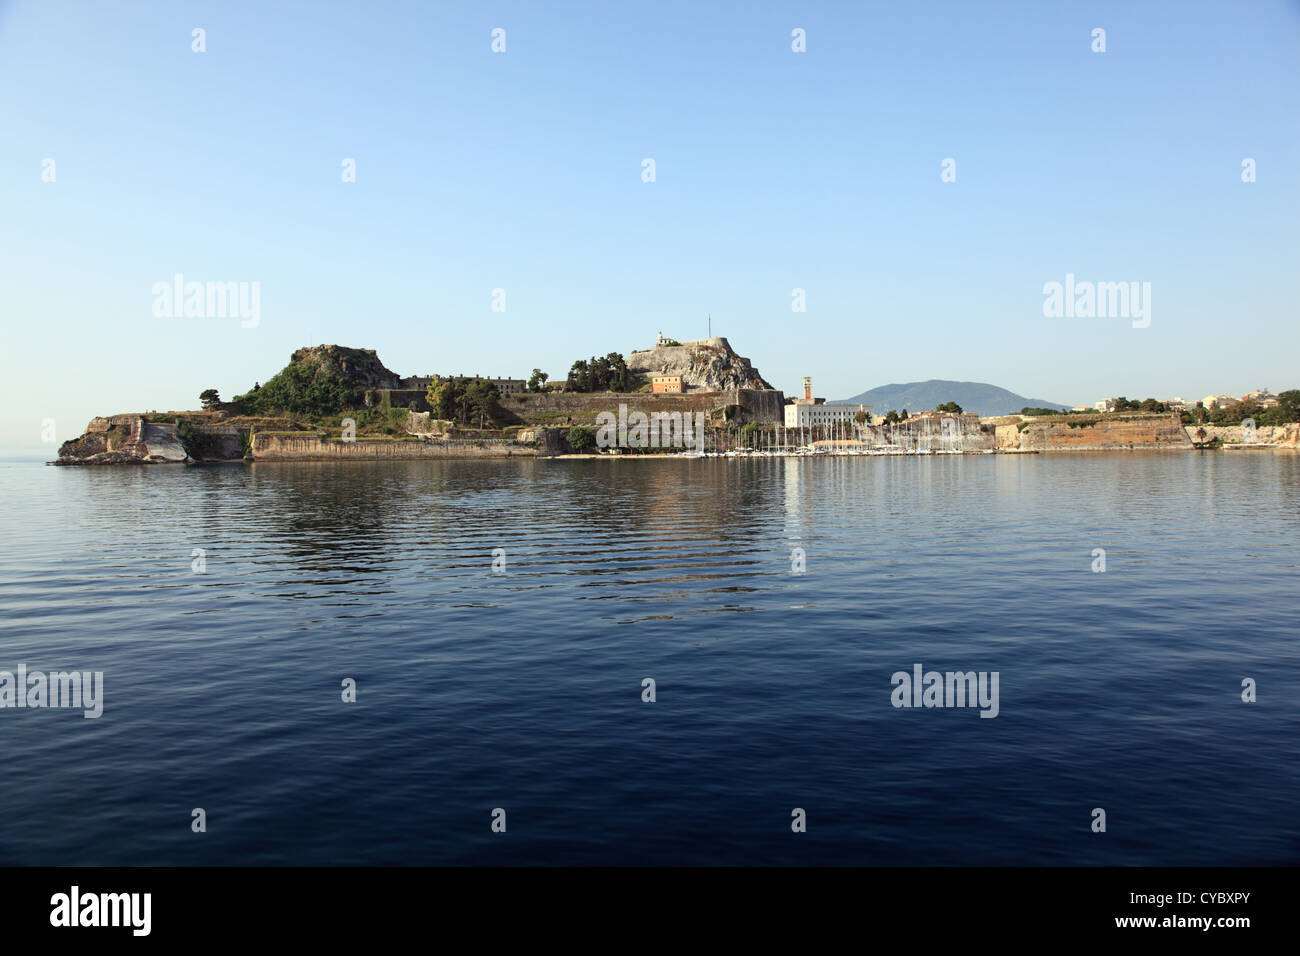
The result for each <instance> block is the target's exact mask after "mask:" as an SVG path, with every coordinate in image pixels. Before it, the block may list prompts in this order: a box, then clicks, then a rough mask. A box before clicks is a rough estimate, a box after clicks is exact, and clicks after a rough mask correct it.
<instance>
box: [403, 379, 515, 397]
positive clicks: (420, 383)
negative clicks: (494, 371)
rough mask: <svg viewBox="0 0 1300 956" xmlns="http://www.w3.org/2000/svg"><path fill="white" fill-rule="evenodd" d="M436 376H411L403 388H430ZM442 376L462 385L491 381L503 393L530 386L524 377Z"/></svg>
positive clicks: (404, 380)
mask: <svg viewBox="0 0 1300 956" xmlns="http://www.w3.org/2000/svg"><path fill="white" fill-rule="evenodd" d="M435 378H438V376H436V375H413V376H411V377H410V378H404V379H402V388H428V387H429V386H430V385H432V384H433V380H434V379H435ZM442 378H447V379H452V380H454V381H457V382H460V383H461V384H462V385H463V384H465V383H466V382H491V383H492V384H493V385H495V386H496V387H497V391H498V392H500V393H501V394H502V395H514V394H515V393H516V392H523V391H526V390H527V388H528V383H527V382H525V381H524V380H523V379H522V378H484V377H483V376H482V375H444V376H442Z"/></svg>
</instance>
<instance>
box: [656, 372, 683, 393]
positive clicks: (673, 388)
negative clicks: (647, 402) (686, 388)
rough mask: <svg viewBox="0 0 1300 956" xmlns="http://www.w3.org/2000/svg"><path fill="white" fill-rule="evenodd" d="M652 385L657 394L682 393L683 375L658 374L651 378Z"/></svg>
mask: <svg viewBox="0 0 1300 956" xmlns="http://www.w3.org/2000/svg"><path fill="white" fill-rule="evenodd" d="M650 387H651V389H652V390H653V391H654V392H655V394H662V393H673V394H681V391H682V377H681V376H680V375H656V376H654V377H653V378H651V379H650Z"/></svg>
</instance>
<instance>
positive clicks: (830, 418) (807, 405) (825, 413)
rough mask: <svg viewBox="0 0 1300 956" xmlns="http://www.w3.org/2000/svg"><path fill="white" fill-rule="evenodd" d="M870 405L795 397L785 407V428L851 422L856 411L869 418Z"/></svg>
mask: <svg viewBox="0 0 1300 956" xmlns="http://www.w3.org/2000/svg"><path fill="white" fill-rule="evenodd" d="M871 411H872V409H871V406H870V405H850V404H847V403H839V402H818V401H811V402H810V401H804V400H802V399H797V400H795V401H794V402H793V403H791V404H789V405H787V406H786V407H785V427H786V428H808V427H811V426H813V425H834V424H835V423H837V422H851V421H854V420H855V419H856V418H857V414H858V412H862V413H863V414H865V415H866V416H867V418H866V421H868V422H870V421H871V420H872V418H871Z"/></svg>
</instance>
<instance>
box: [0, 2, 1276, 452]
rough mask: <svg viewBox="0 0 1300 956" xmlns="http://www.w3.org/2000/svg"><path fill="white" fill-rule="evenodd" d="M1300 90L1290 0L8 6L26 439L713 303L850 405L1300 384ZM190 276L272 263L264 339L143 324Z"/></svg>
mask: <svg viewBox="0 0 1300 956" xmlns="http://www.w3.org/2000/svg"><path fill="white" fill-rule="evenodd" d="M196 27H202V28H203V29H204V30H205V31H206V47H207V50H206V52H204V53H195V52H193V51H192V49H191V44H192V40H191V31H192V30H193V29H194V28H196ZM498 27H499V28H502V29H504V30H505V31H506V52H505V53H504V54H497V53H493V52H492V50H491V31H492V30H493V29H494V28H498ZM796 27H798V28H802V29H803V30H805V31H806V35H807V52H805V53H794V52H792V50H791V31H792V30H793V29H794V28H796ZM1097 27H1101V28H1103V29H1105V31H1106V52H1105V53H1094V52H1093V51H1092V49H1091V45H1092V42H1093V41H1092V36H1091V34H1092V30H1093V29H1094V28H1097ZM1298 107H1300V3H1296V2H1283V0H1271V2H1270V0H1259V2H1253V3H1250V4H1241V3H1195V2H1192V3H1188V2H1181V3H1142V4H1132V3H1127V2H1126V3H1046V2H1041V0H1040V2H1027V3H1016V4H1001V5H997V4H973V3H961V2H957V3H927V4H866V3H817V4H807V3H800V4H795V3H752V2H749V3H717V4H702V3H666V2H657V3H654V4H625V3H581V4H580V3H546V4H537V3H532V4H526V3H518V4H511V3H438V4H435V3H409V4H405V3H397V2H383V3H374V4H355V3H346V4H342V3H338V4H334V3H272V2H231V0H226V2H221V3H216V2H213V3H168V4H153V3H100V2H85V3H75V2H63V0H45V2H28V0H16V2H15V0H9V2H6V0H0V134H2V135H0V183H3V190H2V191H0V309H2V310H3V312H2V314H3V323H4V335H5V345H6V348H5V352H6V355H7V358H8V361H7V363H6V364H7V369H6V388H5V399H6V400H5V402H4V403H3V411H2V412H0V446H2V447H4V448H8V449H20V448H21V449H35V450H40V448H41V445H40V428H41V421H42V420H43V419H46V418H53V419H54V420H55V422H56V423H57V432H58V440H60V441H62V440H63V439H66V438H70V437H75V435H76V434H78V433H80V431H81V430H82V428H83V427H84V425H85V424H86V421H87V420H88V419H89V418H90V417H91V416H92V415H95V414H109V413H115V412H121V411H132V410H141V409H160V410H161V409H175V408H190V407H194V406H195V405H196V404H197V393H198V391H199V390H200V389H202V388H206V387H209V386H210V387H216V388H218V389H219V390H220V391H221V393H222V395H223V396H225V397H229V396H230V395H233V394H234V393H236V392H240V391H244V390H245V389H247V388H248V387H249V386H251V384H252V383H253V381H254V380H261V381H265V380H266V379H267V378H268V377H270V376H271V375H272V374H273V373H274V372H275V371H277V370H278V369H279V368H281V367H282V366H283V365H284V364H285V362H286V361H287V359H288V357H289V354H290V353H291V352H292V351H293V350H294V349H295V348H298V347H300V346H303V345H308V344H319V343H321V342H334V343H339V344H344V345H353V346H362V347H370V348H375V349H377V350H378V352H379V356H380V358H381V359H382V360H383V361H384V362H385V363H386V364H387V365H388V366H389V367H390V368H392V369H394V370H395V371H398V372H399V373H401V374H416V373H425V372H469V373H473V372H480V373H482V374H492V375H501V376H506V375H510V376H524V375H526V374H527V373H528V372H529V371H530V370H531V369H532V368H533V367H534V366H540V367H541V368H543V369H545V370H546V371H548V372H549V373H550V374H551V375H552V376H563V374H564V373H565V372H566V371H567V369H568V366H569V364H570V363H571V362H572V361H573V360H574V359H575V358H578V357H585V356H589V355H591V354H593V353H598V354H603V353H605V352H609V351H620V352H624V353H626V352H628V351H631V350H632V349H634V348H642V347H647V346H648V345H649V344H651V343H652V342H653V340H654V337H655V334H656V333H657V332H659V331H660V330H662V331H663V332H664V333H665V334H668V335H672V336H674V337H676V338H679V339H686V338H697V337H703V335H704V334H705V332H706V327H705V316H706V315H707V314H709V313H711V314H712V316H713V330H714V332H715V333H716V334H720V335H726V336H728V337H729V338H730V340H731V342H732V345H733V346H734V347H735V348H736V349H737V350H738V351H740V352H741V354H743V355H746V356H747V357H749V358H750V359H752V360H753V361H754V363H755V364H756V365H757V367H758V368H759V369H760V371H761V372H762V373H763V374H764V375H765V377H766V378H767V379H768V380H769V381H771V382H772V383H773V384H774V385H776V386H777V387H778V388H783V389H785V390H786V391H787V392H794V391H796V390H797V389H798V387H799V382H800V380H801V378H802V376H803V375H805V374H807V375H812V376H813V380H814V384H815V390H816V393H817V394H818V395H826V396H828V397H830V398H832V399H834V398H843V397H847V396H848V395H851V394H855V393H857V392H860V391H863V390H865V389H867V388H871V387H874V386H876V385H881V384H885V383H888V382H905V381H912V380H916V379H925V378H952V379H968V380H976V381H986V382H992V383H994V384H997V385H1001V386H1004V387H1007V388H1010V389H1012V390H1014V391H1017V392H1019V393H1021V394H1024V395H1027V396H1033V397H1037V398H1043V399H1049V400H1054V401H1060V402H1067V403H1074V402H1085V401H1086V402H1092V401H1095V400H1096V399H1099V398H1102V397H1106V396H1108V395H1116V394H1126V395H1129V396H1130V397H1132V396H1146V395H1154V396H1157V397H1166V396H1170V395H1174V394H1178V395H1182V396H1184V397H1188V398H1191V397H1199V396H1201V395H1204V394H1207V393H1210V392H1228V393H1240V392H1244V391H1245V390H1247V389H1251V388H1257V387H1263V386H1268V387H1271V388H1273V389H1274V390H1279V389H1282V388H1289V387H1300V370H1298V368H1297V362H1296V360H1295V357H1296V355H1297V353H1298V352H1300V348H1298V347H1300V324H1298V323H1297V308H1296V304H1297V302H1298V301H1300V268H1297V262H1300V215H1298V213H1300V202H1298V200H1300V183H1298V180H1300V124H1298V123H1297V119H1298V118H1300V108H1298ZM647 157H648V158H653V159H654V160H655V164H656V181H655V182H653V183H647V182H643V181H642V175H641V173H642V160H643V159H645V158H647ZM949 157H951V158H952V159H954V160H955V162H956V173H957V179H956V181H955V182H950V183H945V182H941V179H940V173H941V163H942V161H943V160H944V159H945V158H949ZM1245 157H1250V158H1253V159H1254V160H1255V161H1256V164H1257V167H1256V168H1257V181H1256V182H1254V183H1250V184H1246V183H1243V182H1242V181H1241V163H1242V160H1243V158H1245ZM47 158H50V159H53V160H54V161H55V181H54V182H43V181H42V169H43V166H42V163H43V160H45V159H47ZM345 158H353V159H355V161H356V170H357V177H356V178H357V181H356V182H355V183H344V182H342V181H341V175H340V173H341V164H342V162H343V160H344V159H345ZM176 273H182V274H183V275H184V276H185V277H186V279H187V281H188V280H198V281H213V282H241V281H245V282H254V281H255V282H259V283H260V288H261V316H260V322H259V324H258V325H257V327H256V328H242V327H241V325H240V322H239V320H238V319H235V318H222V317H204V318H188V319H186V318H176V317H172V318H160V317H157V316H155V315H154V314H153V310H152V305H153V295H152V291H151V290H152V288H153V285H154V284H155V283H157V282H160V281H161V282H170V281H171V279H172V277H173V275H174V274H176ZM1067 273H1073V274H1075V275H1076V276H1077V277H1078V279H1080V280H1092V281H1143V282H1150V283H1151V286H1152V293H1151V324H1150V327H1149V328H1145V329H1135V328H1133V327H1132V325H1131V323H1130V322H1129V321H1128V320H1127V319H1123V318H1107V319H1097V318H1092V319H1089V318H1074V317H1072V318H1045V317H1044V315H1043V309H1042V306H1043V299H1044V296H1043V291H1042V289H1043V285H1044V283H1047V282H1052V281H1064V278H1065V275H1066V274H1067ZM498 288H500V289H504V290H505V294H506V299H505V301H506V311H505V312H493V311H492V308H491V306H492V293H493V290H494V289H498ZM795 288H802V289H804V290H805V291H806V302H807V311H806V312H803V313H796V312H793V311H792V310H791V302H792V290H793V289H795Z"/></svg>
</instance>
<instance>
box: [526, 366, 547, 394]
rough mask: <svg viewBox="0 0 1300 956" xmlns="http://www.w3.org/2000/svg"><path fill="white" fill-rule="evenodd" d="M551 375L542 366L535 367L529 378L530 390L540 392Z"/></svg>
mask: <svg viewBox="0 0 1300 956" xmlns="http://www.w3.org/2000/svg"><path fill="white" fill-rule="evenodd" d="M550 377H551V376H549V375H547V374H546V373H545V372H543V371H542V370H541V369H540V368H535V369H533V374H532V375H531V376H530V377H529V379H528V391H530V392H540V391H541V390H542V386H543V385H545V384H546V380H547V379H548V378H550Z"/></svg>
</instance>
